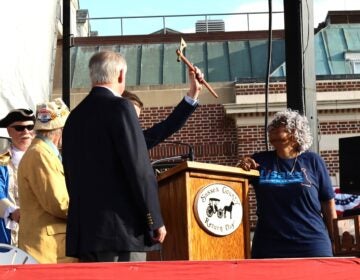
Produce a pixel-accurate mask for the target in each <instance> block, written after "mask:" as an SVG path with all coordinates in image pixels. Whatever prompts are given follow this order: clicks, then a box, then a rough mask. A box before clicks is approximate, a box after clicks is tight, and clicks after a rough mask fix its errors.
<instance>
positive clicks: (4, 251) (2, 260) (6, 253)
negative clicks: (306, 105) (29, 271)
mask: <svg viewBox="0 0 360 280" xmlns="http://www.w3.org/2000/svg"><path fill="white" fill-rule="evenodd" d="M36 263H38V261H37V260H35V259H34V258H33V257H32V256H30V255H29V254H28V253H26V252H25V251H23V250H21V249H19V248H17V247H15V246H12V245H9V244H4V243H0V265H10V264H36Z"/></svg>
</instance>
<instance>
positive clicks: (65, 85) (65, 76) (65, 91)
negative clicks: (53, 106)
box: [62, 0, 71, 108]
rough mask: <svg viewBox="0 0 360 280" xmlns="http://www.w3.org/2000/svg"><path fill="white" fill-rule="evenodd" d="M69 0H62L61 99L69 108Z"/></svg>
mask: <svg viewBox="0 0 360 280" xmlns="http://www.w3.org/2000/svg"><path fill="white" fill-rule="evenodd" d="M70 1H71V0H63V46H62V52H63V53H62V99H63V101H64V102H65V104H66V105H67V106H68V107H69V108H70Z"/></svg>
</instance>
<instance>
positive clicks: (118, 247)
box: [63, 51, 195, 261]
mask: <svg viewBox="0 0 360 280" xmlns="http://www.w3.org/2000/svg"><path fill="white" fill-rule="evenodd" d="M89 69H90V77H91V81H92V90H91V92H90V93H89V95H88V96H87V97H86V98H85V99H84V100H83V101H82V102H81V103H80V104H79V105H78V106H77V107H76V108H75V109H74V110H73V111H72V112H71V114H70V116H69V118H68V120H67V122H66V124H65V127H64V132H63V164H64V171H65V178H66V183H67V188H68V192H69V197H70V205H69V213H68V223H67V238H66V254H67V255H68V256H73V257H78V258H79V259H80V261H144V260H145V259H146V251H151V250H157V249H158V247H159V243H162V242H163V241H164V239H165V236H166V229H165V226H164V223H163V219H162V216H161V212H160V206H159V199H158V193H157V191H158V187H157V182H156V178H155V175H154V172H153V169H152V167H151V164H150V160H149V156H148V151H147V147H146V144H145V140H144V136H143V132H142V130H141V127H140V124H139V121H138V118H137V116H136V113H135V110H134V107H133V105H132V103H131V102H130V101H128V100H126V99H125V98H121V94H122V93H123V91H124V88H125V76H126V70H127V66H126V61H125V60H124V58H123V57H122V56H121V55H119V54H117V53H115V52H110V51H106V52H99V53H96V54H95V55H93V56H92V58H91V59H90V62H89ZM194 75H195V74H194Z"/></svg>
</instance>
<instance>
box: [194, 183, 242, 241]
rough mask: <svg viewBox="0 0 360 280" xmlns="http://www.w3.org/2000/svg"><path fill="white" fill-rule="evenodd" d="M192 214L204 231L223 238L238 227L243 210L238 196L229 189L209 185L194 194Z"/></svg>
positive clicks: (224, 186) (217, 185) (221, 185)
mask: <svg viewBox="0 0 360 280" xmlns="http://www.w3.org/2000/svg"><path fill="white" fill-rule="evenodd" d="M194 213H195V217H196V219H197V222H198V223H199V225H200V226H201V227H202V228H203V229H204V230H205V231H207V232H209V233H212V234H214V235H217V236H225V235H229V234H231V233H232V232H234V231H235V230H236V229H237V228H238V227H239V226H240V224H241V221H242V215H243V210H242V205H241V201H240V198H239V196H238V195H237V193H236V192H235V191H234V190H233V189H232V188H231V187H229V186H227V185H224V184H211V185H208V186H205V187H203V188H201V189H200V190H199V191H198V193H197V194H196V197H195V201H194Z"/></svg>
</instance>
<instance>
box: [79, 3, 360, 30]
mask: <svg viewBox="0 0 360 280" xmlns="http://www.w3.org/2000/svg"><path fill="white" fill-rule="evenodd" d="M79 2H80V8H81V9H88V10H89V16H90V18H94V17H129V16H132V17H134V16H158V15H184V14H186V15H189V14H214V13H240V12H241V13H245V12H266V11H267V10H268V1H267V0H238V1H234V0H221V1H219V0H206V1H199V0H198V1H194V0H181V1H171V0H167V1H166V0H122V1H121V0H79ZM272 3H273V11H282V10H283V6H282V3H283V0H273V1H272ZM313 5H314V26H317V25H318V23H319V22H321V21H324V20H325V17H326V14H327V12H328V10H360V1H359V0H313ZM276 17H278V18H276ZM219 18H221V19H224V20H225V28H226V30H227V31H231V30H235V29H236V30H239V26H241V27H240V28H246V27H247V23H246V18H243V17H239V16H236V17H235V16H232V17H230V16H228V17H218V16H214V17H213V18H212V19H219ZM203 19H204V17H191V18H190V17H186V18H181V19H180V18H167V19H166V27H169V28H173V29H176V30H179V31H182V32H194V26H195V24H194V23H195V22H196V20H203ZM210 19H211V18H210ZM281 21H282V15H277V16H274V18H273V25H274V29H276V28H282V23H281ZM90 24H91V29H92V30H97V31H98V32H99V35H119V34H120V32H121V31H120V30H121V24H120V20H119V19H116V20H115V19H113V20H92V21H90ZM251 25H252V26H251ZM255 25H256V26H255ZM235 26H236V27H235ZM162 27H163V21H162V18H156V19H146V20H144V19H142V20H140V19H132V20H124V21H123V32H124V33H123V34H124V35H127V33H129V34H133V33H135V34H136V33H137V32H138V31H137V30H141V31H139V32H141V34H146V33H151V32H154V31H157V30H159V29H161V28H162ZM266 27H267V17H265V16H256V17H253V18H250V28H255V29H266ZM116 33H117V34H116Z"/></svg>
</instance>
